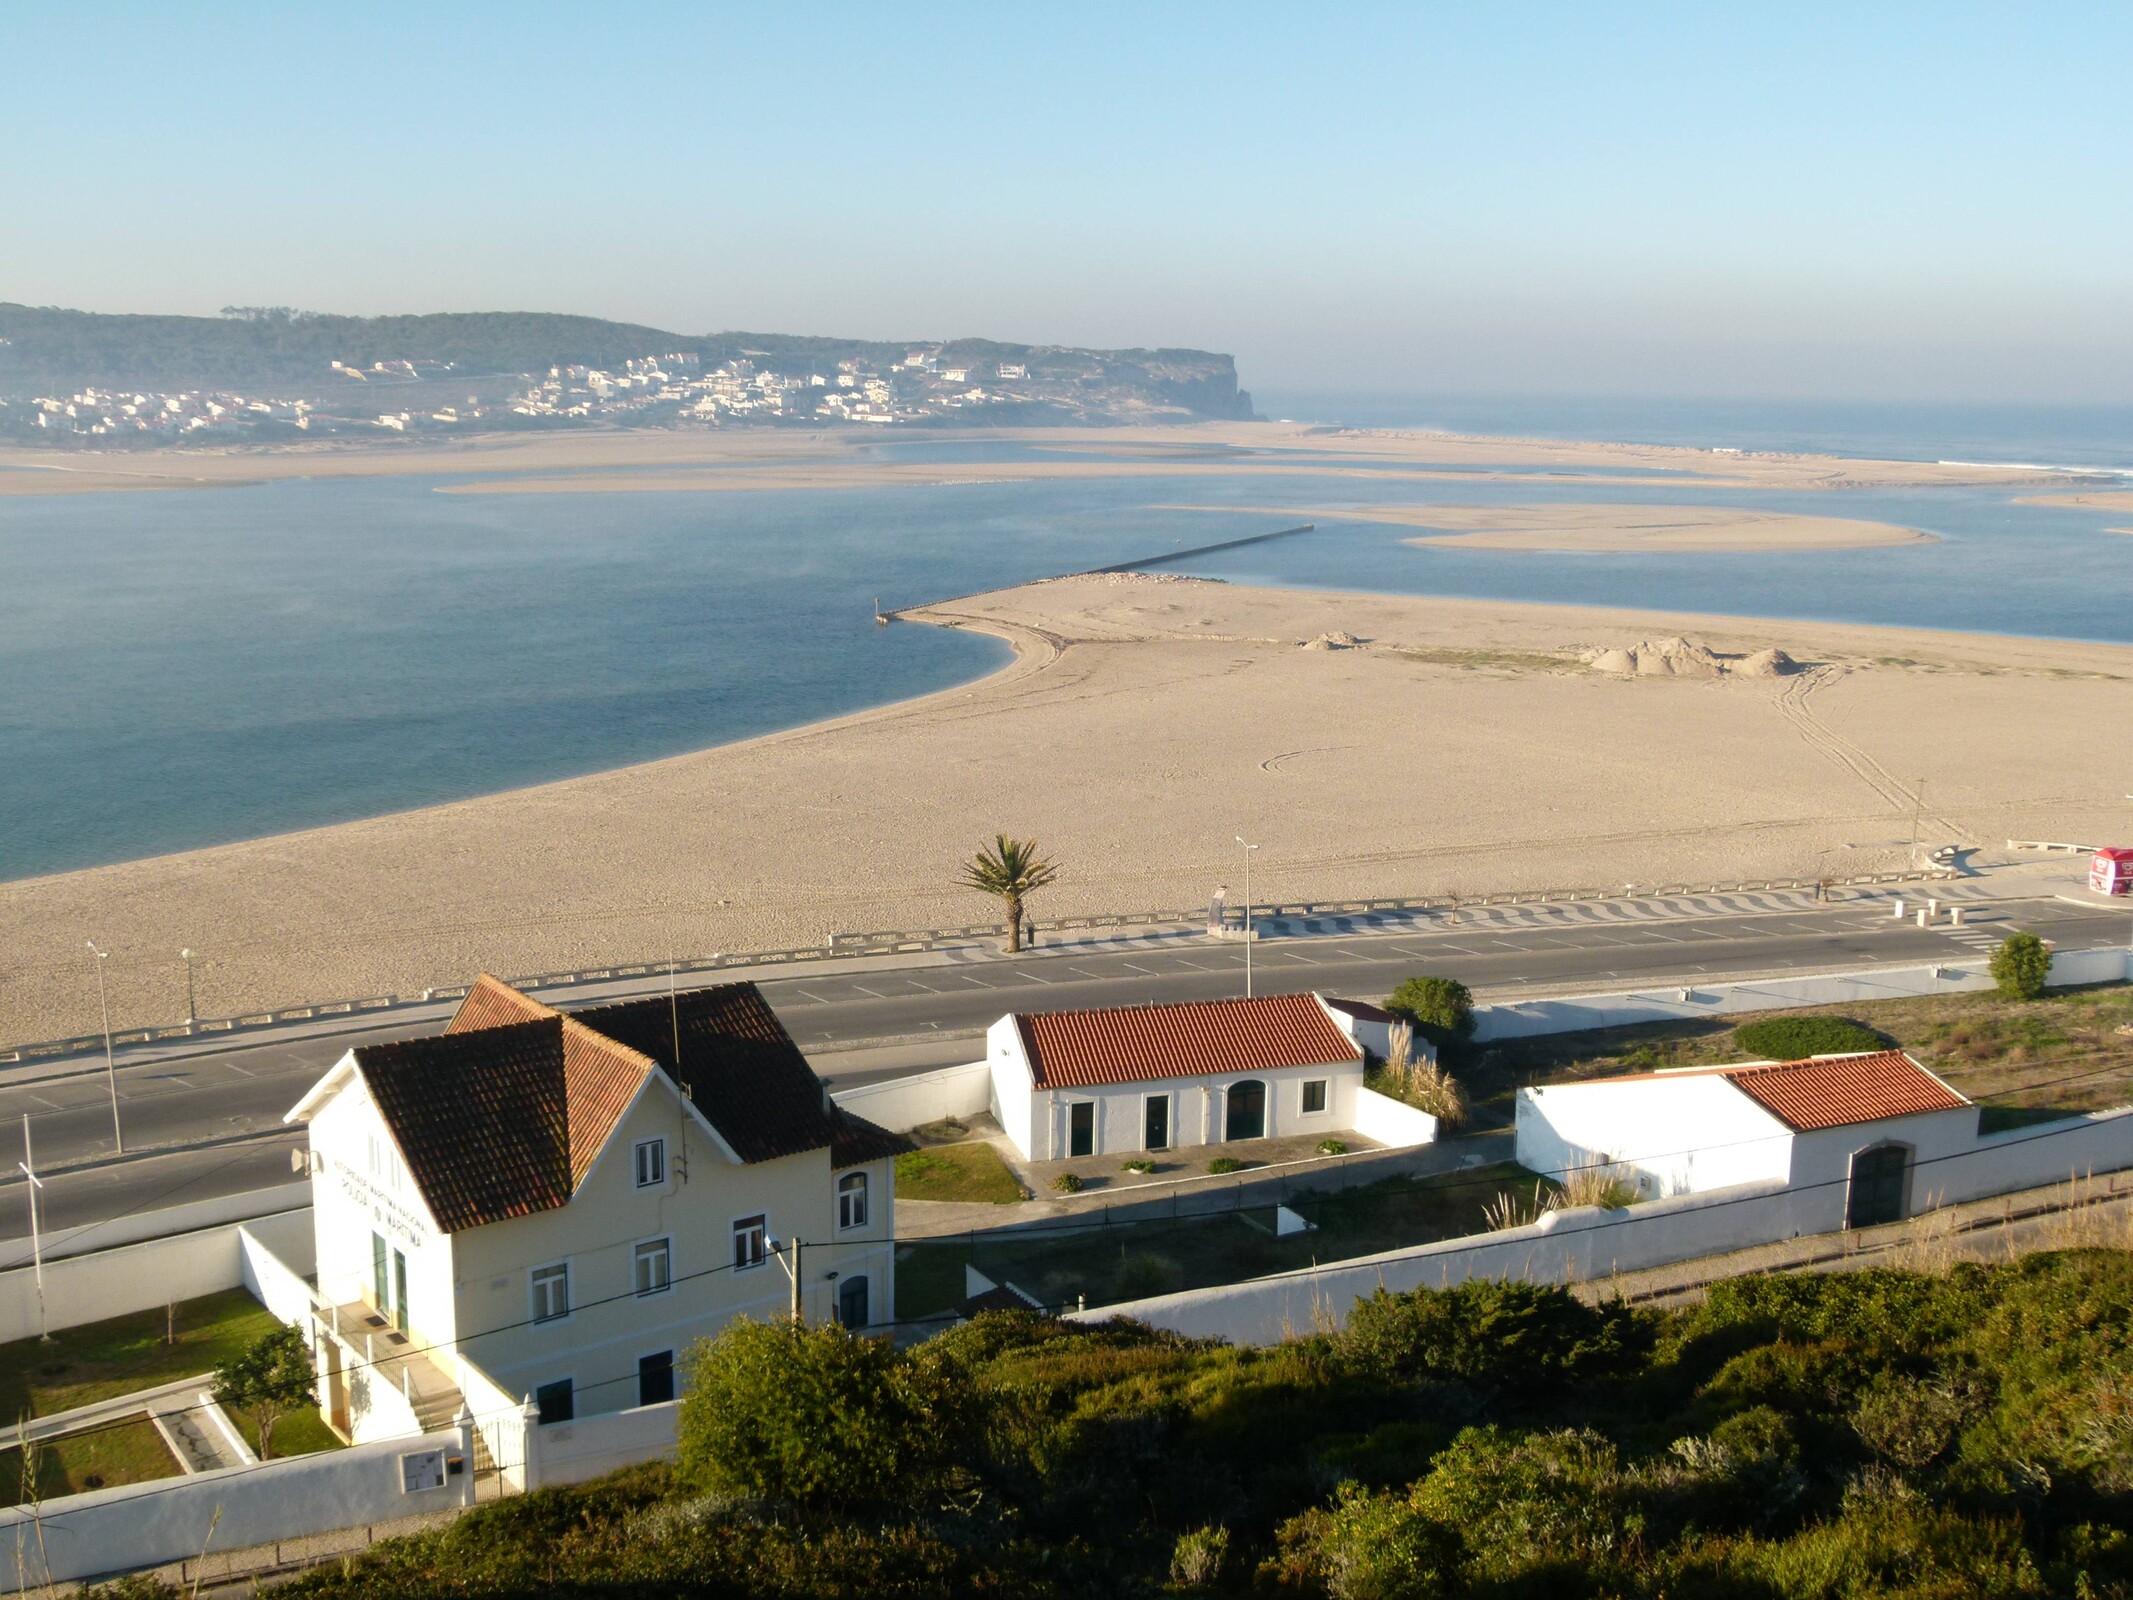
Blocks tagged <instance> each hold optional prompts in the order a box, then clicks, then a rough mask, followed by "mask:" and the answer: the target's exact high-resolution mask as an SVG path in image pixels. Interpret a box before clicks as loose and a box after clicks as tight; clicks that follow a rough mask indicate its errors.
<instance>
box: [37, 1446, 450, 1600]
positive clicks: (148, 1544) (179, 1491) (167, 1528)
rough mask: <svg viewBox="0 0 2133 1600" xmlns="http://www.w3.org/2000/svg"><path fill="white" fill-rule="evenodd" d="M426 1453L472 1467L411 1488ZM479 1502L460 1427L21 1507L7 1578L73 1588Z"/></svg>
mask: <svg viewBox="0 0 2133 1600" xmlns="http://www.w3.org/2000/svg"><path fill="white" fill-rule="evenodd" d="M426 1450H442V1451H444V1452H445V1453H446V1455H447V1456H457V1457H459V1458H460V1459H461V1460H462V1461H463V1462H466V1466H465V1468H464V1470H462V1471H461V1472H460V1474H459V1475H458V1476H457V1477H448V1478H446V1479H445V1482H444V1487H442V1488H440V1489H427V1490H424V1491H422V1492H421V1493H418V1494H408V1493H405V1492H403V1488H402V1479H401V1468H400V1458H401V1457H402V1456H404V1455H411V1454H415V1453H417V1452H420V1451H426ZM473 1495H474V1474H473V1470H472V1462H471V1459H470V1451H469V1450H468V1449H467V1443H466V1440H465V1439H464V1437H463V1436H462V1435H461V1434H460V1433H458V1432H457V1431H453V1432H448V1433H431V1434H419V1435H416V1436H414V1437H411V1438H406V1439H391V1440H385V1441H381V1442H380V1443H377V1444H368V1445H356V1446H353V1447H351V1448H350V1449H347V1450H329V1451H323V1452H321V1453H319V1454H317V1455H309V1456H287V1457H284V1458H282V1459H279V1460H275V1461H268V1462H263V1463H259V1464H257V1465H252V1466H243V1467H225V1468H223V1469H221V1470H220V1471H217V1472H202V1473H197V1474H195V1475H193V1476H191V1477H182V1478H162V1479H158V1480H157V1481H155V1482H153V1483H135V1484H128V1485H126V1486H125V1487H124V1488H119V1489H101V1490H98V1491H96V1492H95V1493H93V1494H79V1495H70V1496H69V1497H67V1498H66V1499H65V1500H55V1501H50V1502H48V1503H47V1504H46V1505H45V1508H44V1511H43V1514H42V1516H41V1517H40V1518H35V1519H33V1518H32V1516H31V1514H30V1513H29V1512H28V1511H27V1510H24V1509H23V1508H21V1507H8V1508H6V1509H5V1510H0V1552H4V1554H0V1575H4V1578H0V1581H4V1582H5V1583H6V1585H7V1587H9V1588H19V1589H20V1590H21V1591H22V1592H26V1593H27V1592H36V1591H39V1590H41V1588H42V1586H43V1584H44V1583H45V1581H46V1579H47V1577H49V1578H50V1579H51V1581H53V1582H56V1583H65V1582H69V1581H71V1580H74V1579H78V1578H91V1577H96V1576H99V1575H101V1574H105V1573H116V1572H132V1571H138V1570H140V1569H142V1568H144V1567H158V1566H162V1565H164V1564H165V1563H167V1562H173V1561H182V1560H197V1559H198V1558H199V1555H200V1552H201V1551H202V1550H203V1549H207V1548H212V1549H218V1550H234V1549H242V1548H244V1547H246V1546H249V1545H260V1544H272V1543H274V1542H275V1541H277V1540H282V1539H300V1538H304V1537H306V1536H308V1535H311V1534H315V1533H331V1532H334V1531H336V1530H338V1529H341V1528H351V1527H358V1526H360V1525H362V1524H363V1523H366V1522H389V1521H392V1520H394V1519H396V1518H400V1517H412V1516H419V1515H421V1514H422V1513H424V1512H427V1511H444V1510H449V1509H451V1508H453V1507H456V1506H465V1505H471V1504H472V1503H473ZM218 1517H219V1519H220V1520H219V1521H218V1520H217V1518H218ZM40 1526H41V1529H42V1532H41V1535H40V1531H39V1530H40ZM211 1533H212V1544H211V1543H210V1535H211ZM40 1540H41V1544H42V1549H43V1552H44V1553H43V1557H42V1558H40V1556H39V1553H38V1552H39V1547H40ZM46 1561H49V1562H50V1564H51V1571H50V1572H49V1574H47V1573H46V1571H45V1570H44V1569H45V1562H46Z"/></svg>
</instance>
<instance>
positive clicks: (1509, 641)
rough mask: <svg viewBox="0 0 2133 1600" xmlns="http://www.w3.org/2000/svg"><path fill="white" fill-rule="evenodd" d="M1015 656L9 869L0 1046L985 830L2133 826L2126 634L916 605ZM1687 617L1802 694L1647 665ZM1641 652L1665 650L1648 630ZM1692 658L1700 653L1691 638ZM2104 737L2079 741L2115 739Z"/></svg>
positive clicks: (1784, 851)
mask: <svg viewBox="0 0 2133 1600" xmlns="http://www.w3.org/2000/svg"><path fill="white" fill-rule="evenodd" d="M912 615H913V617H914V619H915V620H916V621H918V622H921V623H925V624H931V625H936V626H950V627H965V628H978V629H982V630H985V631H988V632H992V633H997V634H999V635H1001V636H1003V637H1006V638H1008V639H1011V640H1012V641H1013V642H1014V643H1015V645H1016V648H1017V651H1018V654H1017V658H1016V659H1015V661H1014V663H1013V664H1012V665H1010V666H1009V667H1007V668H1006V669H1004V670H1002V671H1001V672H998V673H996V674H994V675H992V676H991V677H988V678H986V679H984V680H983V681H981V682H978V683H974V684H971V685H968V686H966V687H963V688H958V689H954V690H950V691H948V692H945V693H942V694H937V695H933V696H930V697H928V698H925V699H922V700H917V701H911V702H907V703H905V704H901V705H895V706H889V707H885V708H881V709H878V710H874V711H870V712H866V713H863V714H860V715H857V716H853V717H848V718H844V719H841V720H838V721H834V722H828V723H821V724H816V725H813V726H810V727H805V728H798V729H793V730H791V731H788V732H784V733H779V734H774V735H770V736H767V737H764V738H759V739H753V740H749V741H747V742H745V743H740V744H734V745H728V746H723V747H720V748H716V749H710V750H705V751H700V752H697V753H694V754H690V755H685V756H680V757H676V758H674V759H671V760H666V761H661V762H656V763H652V764H648V765H643V766H637V767H630V768H625V769H622V770H619V771H613V772H605V773H600V774H596V775H593V776H589V777H585V778H579V779H574V780H571V781H569V782H565V783H557V784H550V785H546V786H543V787H540V788H533V789H525V790H520V791H516V792H513V793H507V794H500V795H493V796H489V797H486V798H482V799H476V800H469V801H464V802H461V803H457V804H453V805H446V806H439V807H435V808H432V809H428V810H423V811H416V812H409V813H405V814H401V815H397V816H389V817H381V818H376V819H372V820H369V821H363V822H355V823H349V824H345V825H342V826H339V827H333V828H326V829H320V830H317V831H313V832H307V833H298V834H291V835H286V836H283V837H279V838H270V839H262V840H255V841H251V842H247V843H241V844H234V845H229V846H224V847H220V848H217V849H212V850H203V851H197V852H192V853H189V854H184V855H176V856H168V857H162V858H158V859H152V860H146V861H138V862H132V863H128V864H124V865H119V866H112V867H105V868H100V869H96V870H93V871H87V872H78V873H70V874H65V875H60V876H54V877H48V878H41V879H31V880H25V881H19V882H14V883H7V884H0V927H4V928H5V929H6V933H7V937H6V939H5V941H4V953H0V1040H4V1041H7V1042H20V1041H25V1040H32V1039H39V1038H48V1037H53V1036H56V1035H60V1034H65V1033H72V1032H78V1031H82V1030H85V1029H88V1028H90V1027H91V1026H92V1025H93V1024H94V1021H95V1018H96V990H95V979H94V973H93V971H92V970H91V968H90V967H89V965H88V964H87V962H86V961H85V960H84V959H83V957H82V954H81V952H82V948H83V941H84V940H86V939H89V938H95V939H98V940H99V941H102V942H104V943H105V944H106V945H108V947H109V948H110V949H111V950H112V952H113V954H112V959H111V963H110V969H111V978H112V980H113V985H114V988H113V998H114V1006H115V1010H116V1014H117V1016H118V1018H119V1020H120V1022H121V1023H122V1024H135V1025H137V1024H143V1023H150V1022H168V1021H171V1020H174V1019H176V1018H179V1017H181V1016H182V1015H183V990H182V981H183V972H182V967H181V965H180V963H179V962H178V960H177V951H178V950H179V949H180V948H181V947H190V948H192V949H193V950H195V951H197V952H199V955H200V957H201V964H200V966H199V968H198V971H199V982H200V1005H201V1008H202V1012H203V1014H206V1015H218V1014H221V1015H226V1014H230V1013H233V1012H238V1011H243V1010H247V1009H256V1008H259V1007H264V1006H269V1005H290V1004H302V1003H306V1002H310V1001H319V1000H327V999H333V998H339V997H345V996H353V995H367V994H376V993H386V992H402V993H404V992H409V991H413V990H419V989H421V988H422V987H424V986H425V985H429V984H437V983H449V982H456V981H460V980H463V979H464V978H465V977H466V976H467V975H468V974H470V973H472V972H474V971H476V970H478V969H482V968H488V969H492V970H496V971H500V972H506V973H522V972H532V971H542V970H557V969H563V968H568V967H572V966H577V965H581V964H597V963H603V962H610V961H627V960H646V959H657V958H658V957H660V956H663V955H665V954H668V953H671V952H678V953H681V954H706V953H710V952H713V951H719V950H747V949H761V948H776V947H783V946H791V945H796V944H803V943H809V942H813V941H817V940H821V939H823V938H825V937H826V936H827V935H828V934H829V933H831V932H832V931H847V932H852V931H864V930H873V929H889V928H925V927H937V926H952V925H958V924H963V923H967V922H974V921H981V920H985V919H987V918H988V917H989V916H990V915H991V914H992V910H993V908H992V907H991V905H990V904H989V903H988V902H987V901H985V900H983V899H981V898H979V897H976V896H974V895H971V894H969V893H967V892H965V891H962V890H958V889H956V888H955V887H953V885H952V881H951V880H952V878H953V874H954V867H955V863H956V861H957V859H958V858H959V857H962V856H965V855H967V854H968V853H969V851H970V850H972V849H974V848H975V846H976V845H977V844H978V843H979V842H980V841H981V840H983V839H985V838H988V837H990V836H991V835H992V834H993V833H995V832H998V831H1001V830H1006V831H1010V832H1014V833H1018V834H1034V835H1036V836H1038V837H1039V838H1040V839H1042V840H1043V841H1044V843H1045V844H1046V845H1047V846H1048V847H1049V848H1050V849H1052V850H1054V851H1055V852H1056V853H1057V855H1058V857H1059V859H1060V860H1061V862H1062V863H1063V864H1064V868H1065V870H1064V873H1063V876H1062V879H1061V882H1060V884H1059V885H1058V887H1057V888H1056V889H1053V890H1050V891H1047V892H1046V893H1045V895H1044V896H1043V897H1042V898H1041V900H1040V901H1039V902H1038V905H1037V907H1036V909H1037V913H1038V915H1040V916H1054V915H1069V914H1074V913H1081V912H1108V911H1131V910H1140V909H1168V908H1183V907H1189V906H1193V905H1197V904H1200V903H1203V902H1204V900H1205V898H1206V896H1207V893H1208V891H1209V890H1210V889H1212V888H1213V887H1214V885H1216V884H1217V883H1222V882H1226V881H1227V880H1228V878H1229V877H1230V875H1231V874H1232V872H1233V871H1234V870H1235V860H1234V857H1235V850H1234V847H1233V846H1231V844H1230V839H1231V836H1232V835H1234V834H1237V833H1249V834H1250V835H1251V836H1253V837H1254V838H1256V839H1259V840H1261V841H1263V844H1264V848H1263V849H1262V851H1261V852H1260V855H1259V858H1258V868H1257V872H1256V873H1255V879H1256V881H1257V882H1259V883H1260V884H1262V885H1263V887H1262V888H1261V891H1260V892H1261V893H1262V894H1263V895H1265V896H1267V897H1269V898H1272V897H1283V898H1289V899H1324V898H1337V897H1352V896H1360V895H1408V894H1432V893H1444V892H1446V891H1453V890H1456V891H1458V892H1460V893H1463V894H1469V895H1473V894H1482V893H1487V892H1491V891H1506V890H1512V889H1540V888H1555V887H1573V886H1578V887H1597V886H1602V885H1608V886H1620V885H1622V884H1625V883H1630V882H1646V883H1649V882H1653V881H1656V880H1670V881H1694V882H1710V881H1717V880H1720V879H1725V878H1738V877H1764V876H1791V875H1796V874H1824V873H1827V874H1831V875H1842V874H1847V873H1853V872H1861V871H1868V870H1878V869H1888V868H1893V867H1896V866H1899V865H1901V864H1903V862H1904V861H1905V858H1906V856H1907V844H1908V839H1909V833H1910V828H1911V813H1912V805H1913V793H1914V786H1915V784H1916V782H1917V780H1919V779H1921V778H1922V779H1923V780H1924V782H1925V806H1924V810H1925V824H1924V831H1925V833H1926V835H1927V836H1928V837H1929V838H1930V839H1932V840H1934V841H1936V842H1944V841H1961V842H1966V843H1972V844H1982V845H1988V846H1996V845H1998V844H1999V843H2000V842H2001V841H2002V840H2003V839H2005V838H2007V837H2010V836H2013V837H2023V836H2038V837H2053V838H2070V837H2071V838H2082V837H2086V836H2089V835H2091V834H2097V835H2101V834H2110V835H2112V836H2114V837H2115V836H2116V835H2118V834H2119V833H2122V832H2123V831H2124V830H2123V826H2122V825H2123V822H2124V816H2123V801H2122V800H2120V798H2119V796H2120V795H2121V794H2122V793H2123V792H2124V788H2125V783H2124V773H2123V771H2122V767H2123V760H2122V752H2121V751H2120V750H2119V749H2118V748H2117V743H2116V741H2114V740H2113V739H2112V738H2110V737H2102V736H2096V733H2095V730H2116V729H2122V728H2124V727H2127V726H2133V648H2127V647H2119V646H2104V645H2080V644H2065V643H2053V642H2042V641H2030V640H2020V639H2007V638H1994V637H1972V636H1963V635H1955V634H1939V633H1926V632H1916V631H1907V630H1902V629H1890V628H1860V627H1841V626H1833V625H1821V624H1814V625H1810V624H1802V623H1771V622H1755V621H1745V620H1741V619H1728V618H1715V617H1693V616H1681V615H1668V614H1664V613H1634V612H1624V611H1607V610H1597V609H1581V608H1570V607H1551V606H1535V605H1510V604H1500V603H1493V602H1480V601H1451V600H1436V599H1415V598H1401V597H1387V596H1377V595H1357V594H1340V593H1325V592H1288V591H1278V590H1260V589H1247V588H1239V587H1232V586H1229V585H1225V584H1220V583H1213V582H1207V581H1202V580H1197V579H1188V578H1178V577H1158V576H1132V577H1127V576H1111V577H1090V578H1076V579H1065V580H1059V581H1056V582H1051V583H1043V584H1035V585H1030V586H1027V587H1024V588H1020V589H1014V590H1007V591H1002V592H999V593H995V594H990V595H983V596H978V597H976V598H972V599H967V600H961V601H956V602H953V603H951V604H947V605H941V606H935V607H931V608H927V609H926V610H924V611H921V612H918V613H914V614H912ZM1671 638H1681V639H1686V640H1688V641H1690V642H1691V643H1692V644H1693V645H1698V646H1705V647H1708V648H1709V650H1711V651H1713V652H1717V653H1718V654H1719V655H1720V656H1723V657H1727V658H1732V659H1734V660H1737V661H1739V662H1742V663H1745V661H1746V660H1747V658H1749V657H1750V656H1751V655H1753V653H1754V652H1758V651H1763V650H1767V649H1771V648H1776V649H1779V650H1782V651H1784V652H1786V653H1787V654H1788V655H1789V656H1790V657H1791V658H1793V659H1794V660H1795V661H1796V662H1798V663H1799V664H1800V665H1801V668H1802V670H1799V671H1797V672H1790V673H1784V674H1782V675H1777V676H1754V675H1751V674H1745V673H1735V672H1732V671H1728V672H1727V673H1726V674H1725V675H1723V676H1642V675H1635V674H1631V675H1625V674H1624V673H1623V672H1621V671H1619V670H1615V671H1608V670H1602V669H1601V667H1600V666H1598V665H1596V664H1595V662H1596V661H1599V660H1602V659H1612V660H1614V661H1616V662H1617V663H1619V661H1620V659H1621V656H1620V655H1619V654H1618V655H1617V656H1615V657H1612V658H1604V657H1603V653H1604V652H1609V651H1613V652H1626V651H1628V650H1629V649H1630V648H1631V647H1634V646H1638V645H1640V644H1645V643H1647V642H1650V641H1664V640H1667V639H1671ZM1650 653H1651V652H1650V651H1646V652H1641V653H1640V654H1650ZM1684 659H1687V658H1684ZM2083 730H2088V732H2084V731H2083Z"/></svg>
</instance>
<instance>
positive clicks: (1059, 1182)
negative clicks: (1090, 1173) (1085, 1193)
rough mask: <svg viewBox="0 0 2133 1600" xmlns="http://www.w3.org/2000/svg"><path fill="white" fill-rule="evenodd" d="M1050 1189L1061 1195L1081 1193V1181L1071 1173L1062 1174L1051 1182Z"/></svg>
mask: <svg viewBox="0 0 2133 1600" xmlns="http://www.w3.org/2000/svg"><path fill="white" fill-rule="evenodd" d="M1052 1187H1053V1188H1054V1189H1056V1190H1057V1191H1058V1192H1059V1193H1061V1194H1079V1193H1081V1179H1080V1177H1078V1176H1077V1175H1076V1174H1074V1173H1071V1172H1062V1173H1060V1174H1059V1176H1058V1177H1056V1178H1054V1179H1053V1180H1052Z"/></svg>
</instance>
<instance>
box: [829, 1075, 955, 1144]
mask: <svg viewBox="0 0 2133 1600" xmlns="http://www.w3.org/2000/svg"><path fill="white" fill-rule="evenodd" d="M830 1098H831V1099H832V1100H834V1101H836V1103H837V1104H838V1105H840V1106H842V1107H843V1108H844V1109H845V1110H847V1111H849V1112H851V1113H852V1114H853V1115H855V1116H861V1117H865V1118H866V1119H867V1121H869V1122H871V1123H874V1124H875V1125H876V1126H877V1127H883V1128H887V1129H889V1130H890V1131H891V1132H892V1133H901V1132H903V1131H904V1130H905V1129H906V1128H916V1127H918V1126H919V1125H920V1124H922V1123H927V1122H938V1121H940V1120H941V1118H943V1117H980V1116H983V1115H984V1114H985V1113H986V1112H987V1111H989V1110H991V1109H992V1073H991V1069H990V1068H989V1067H987V1065H986V1064H985V1063H984V1062H982V1061H973V1062H970V1063H968V1064H967V1065H964V1066H960V1067H942V1068H940V1069H939V1070H938V1071H934V1072H916V1073H913V1074H912V1075H911V1076H909V1077H907V1078H887V1079H883V1080H882V1081H881V1082H879V1083H862V1084H860V1085H859V1086H858V1087H856V1088H852V1089H840V1090H839V1091H837V1093H835V1094H833V1095H831V1096H830Z"/></svg>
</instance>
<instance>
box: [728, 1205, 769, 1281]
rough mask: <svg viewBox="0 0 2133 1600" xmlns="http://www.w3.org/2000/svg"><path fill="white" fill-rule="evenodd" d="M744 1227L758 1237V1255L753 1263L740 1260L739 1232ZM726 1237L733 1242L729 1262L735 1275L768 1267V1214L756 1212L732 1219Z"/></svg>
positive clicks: (759, 1270)
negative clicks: (731, 1263)
mask: <svg viewBox="0 0 2133 1600" xmlns="http://www.w3.org/2000/svg"><path fill="white" fill-rule="evenodd" d="M744 1227H746V1228H748V1229H750V1230H752V1231H753V1232H755V1233H756V1234H757V1235H758V1239H757V1245H758V1250H759V1253H758V1255H757V1257H756V1259H755V1260H753V1261H743V1260H742V1259H741V1230H742V1229H743V1228H744ZM726 1237H727V1238H729V1239H731V1240H732V1241H733V1254H732V1257H731V1260H732V1262H733V1270H734V1272H735V1273H736V1274H739V1273H743V1272H761V1271H762V1270H763V1269H764V1268H765V1267H767V1266H769V1265H770V1213H769V1212H767V1211H757V1212H753V1213H751V1214H750V1215H748V1216H745V1217H735V1218H733V1219H732V1221H731V1222H730V1223H729V1224H728V1225H727V1229H726Z"/></svg>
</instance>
